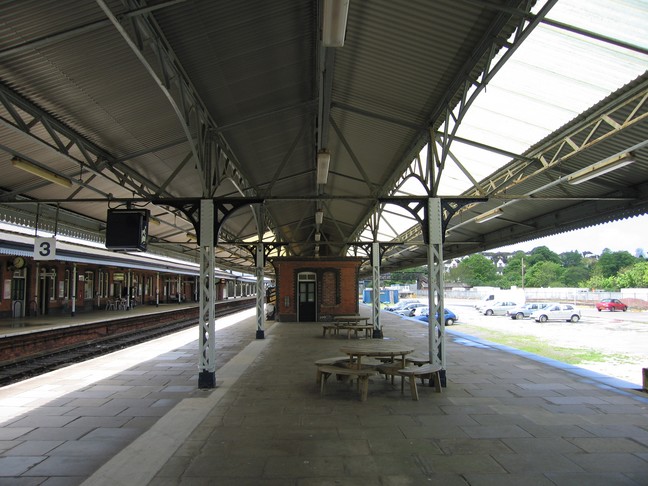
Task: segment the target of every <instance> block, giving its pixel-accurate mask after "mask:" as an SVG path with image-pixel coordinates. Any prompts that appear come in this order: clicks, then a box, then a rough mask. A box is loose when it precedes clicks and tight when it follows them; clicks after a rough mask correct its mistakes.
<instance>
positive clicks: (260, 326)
mask: <svg viewBox="0 0 648 486" xmlns="http://www.w3.org/2000/svg"><path fill="white" fill-rule="evenodd" d="M264 260H265V255H264V252H263V243H261V242H259V243H257V245H256V286H257V293H256V318H257V331H256V338H257V339H263V338H264V337H265V309H264V307H263V304H264V302H265V298H264V297H265V292H264V289H263V263H264Z"/></svg>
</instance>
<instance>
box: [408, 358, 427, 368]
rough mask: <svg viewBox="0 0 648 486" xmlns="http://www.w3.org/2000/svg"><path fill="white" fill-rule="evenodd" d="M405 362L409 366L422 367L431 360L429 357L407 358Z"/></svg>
mask: <svg viewBox="0 0 648 486" xmlns="http://www.w3.org/2000/svg"><path fill="white" fill-rule="evenodd" d="M405 362H406V363H407V364H413V365H416V366H422V365H424V364H428V363H429V362H430V358H428V357H427V356H406V357H405Z"/></svg>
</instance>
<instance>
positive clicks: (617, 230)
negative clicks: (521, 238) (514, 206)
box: [499, 215, 648, 255]
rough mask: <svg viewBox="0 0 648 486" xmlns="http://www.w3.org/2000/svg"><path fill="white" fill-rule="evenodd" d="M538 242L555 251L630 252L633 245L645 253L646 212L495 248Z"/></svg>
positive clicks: (527, 246)
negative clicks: (606, 250) (632, 216)
mask: <svg viewBox="0 0 648 486" xmlns="http://www.w3.org/2000/svg"><path fill="white" fill-rule="evenodd" d="M538 246H546V247H547V248H549V249H550V250H552V251H554V252H556V253H558V254H560V253H564V252H566V251H572V250H576V251H579V252H581V253H582V252H584V251H590V252H592V253H594V254H597V255H600V254H601V252H602V251H603V249H604V248H609V249H610V250H612V251H622V250H626V251H628V252H630V254H632V255H634V254H635V252H636V250H637V248H643V250H644V251H645V252H647V253H648V215H643V216H637V217H634V218H629V219H625V220H623V221H617V222H614V223H607V224H601V225H598V226H592V227H591V228H586V229H582V230H578V231H570V232H568V233H562V234H560V235H556V236H548V237H546V238H540V239H537V240H533V241H529V242H526V243H519V244H516V245H511V246H505V247H502V248H499V250H503V251H517V250H522V251H531V250H533V249H534V248H536V247H538Z"/></svg>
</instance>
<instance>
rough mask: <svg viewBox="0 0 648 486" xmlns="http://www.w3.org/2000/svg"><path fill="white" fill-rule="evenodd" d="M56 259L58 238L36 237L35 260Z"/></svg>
mask: <svg viewBox="0 0 648 486" xmlns="http://www.w3.org/2000/svg"><path fill="white" fill-rule="evenodd" d="M54 259H56V238H34V260H54Z"/></svg>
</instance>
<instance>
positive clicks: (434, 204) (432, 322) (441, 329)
mask: <svg viewBox="0 0 648 486" xmlns="http://www.w3.org/2000/svg"><path fill="white" fill-rule="evenodd" d="M427 218H428V232H429V233H428V236H429V240H428V308H429V314H428V339H429V359H430V363H432V364H435V365H439V366H441V368H442V369H441V386H444V387H445V386H446V356H445V346H444V345H443V343H444V339H445V312H444V308H445V305H444V302H443V287H444V285H443V228H442V224H441V223H442V220H443V219H442V213H441V199H440V198H436V197H431V198H429V199H428V207H427Z"/></svg>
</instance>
